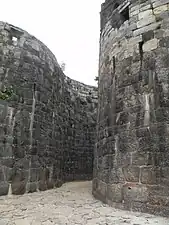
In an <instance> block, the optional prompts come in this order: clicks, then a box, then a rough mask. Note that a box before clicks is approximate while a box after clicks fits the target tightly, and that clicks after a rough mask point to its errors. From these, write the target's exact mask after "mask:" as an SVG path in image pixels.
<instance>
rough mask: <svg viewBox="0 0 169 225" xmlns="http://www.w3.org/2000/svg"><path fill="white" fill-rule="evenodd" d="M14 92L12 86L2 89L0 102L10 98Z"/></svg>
mask: <svg viewBox="0 0 169 225" xmlns="http://www.w3.org/2000/svg"><path fill="white" fill-rule="evenodd" d="M13 93H14V91H13V88H12V86H10V87H8V88H7V87H4V88H3V90H0V99H1V100H8V99H9V98H11V97H12V95H13Z"/></svg>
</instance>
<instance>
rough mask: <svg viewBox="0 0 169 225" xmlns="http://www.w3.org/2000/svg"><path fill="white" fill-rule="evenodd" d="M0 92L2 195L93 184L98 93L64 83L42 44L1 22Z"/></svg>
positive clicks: (68, 81) (55, 62)
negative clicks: (83, 181)
mask: <svg viewBox="0 0 169 225" xmlns="http://www.w3.org/2000/svg"><path fill="white" fill-rule="evenodd" d="M10 86H12V89H11V88H10ZM5 88H6V90H7V91H8V90H12V92H10V95H8V92H9V91H8V92H7V96H6V97H5V98H3V94H4V93H6V92H5ZM0 90H1V96H0V98H1V100H0V195H5V194H8V193H11V192H12V193H13V194H23V193H25V192H34V191H36V190H46V189H49V188H53V187H57V186H60V185H61V184H62V182H64V181H68V180H79V179H91V178H92V166H93V146H94V141H95V140H94V139H95V137H94V131H95V126H96V116H95V115H96V106H97V88H95V87H91V86H87V85H84V84H81V83H79V82H77V81H74V80H71V79H69V78H68V77H66V76H65V75H64V74H63V72H62V71H61V69H60V67H59V65H58V63H57V60H56V59H55V56H54V55H53V54H52V53H51V52H50V50H49V49H48V48H47V47H46V46H45V45H44V44H42V43H41V42H40V41H39V40H37V39H36V38H35V37H33V36H31V35H29V34H28V33H27V32H25V31H23V30H21V29H19V28H17V27H14V26H12V25H9V24H6V23H3V22H0ZM2 91H3V92H4V93H2ZM11 93H12V94H11ZM2 99H3V100H2Z"/></svg>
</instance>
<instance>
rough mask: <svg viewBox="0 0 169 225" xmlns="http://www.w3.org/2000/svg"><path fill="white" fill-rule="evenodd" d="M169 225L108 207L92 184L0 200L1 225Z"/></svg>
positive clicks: (70, 185)
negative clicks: (93, 193) (92, 193)
mask: <svg viewBox="0 0 169 225" xmlns="http://www.w3.org/2000/svg"><path fill="white" fill-rule="evenodd" d="M61 224H62V225H66V224H68V225H79V224H83V225H109V224H111V225H128V224H131V225H148V224H150V225H169V218H162V217H157V216H153V215H148V214H140V213H132V212H126V211H121V210H117V209H114V208H111V207H109V206H107V205H105V204H103V203H102V202H100V201H98V200H96V199H94V198H93V196H92V195H91V182H73V183H66V184H64V185H63V186H62V187H61V188H58V189H53V190H49V191H45V192H36V193H32V194H25V195H22V196H5V197H0V225H61Z"/></svg>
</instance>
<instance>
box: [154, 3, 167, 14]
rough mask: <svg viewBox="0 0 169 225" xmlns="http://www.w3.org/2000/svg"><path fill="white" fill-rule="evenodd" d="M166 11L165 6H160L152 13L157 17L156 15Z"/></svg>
mask: <svg viewBox="0 0 169 225" xmlns="http://www.w3.org/2000/svg"><path fill="white" fill-rule="evenodd" d="M167 10H168V7H167V5H161V6H159V7H157V8H155V9H153V12H154V14H155V15H158V14H160V13H162V12H164V11H167Z"/></svg>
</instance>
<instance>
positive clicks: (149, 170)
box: [140, 166, 159, 184]
mask: <svg viewBox="0 0 169 225" xmlns="http://www.w3.org/2000/svg"><path fill="white" fill-rule="evenodd" d="M140 171H141V174H140V182H141V183H143V184H157V183H158V179H159V169H158V168H154V167H151V166H147V167H141V168H140Z"/></svg>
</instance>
